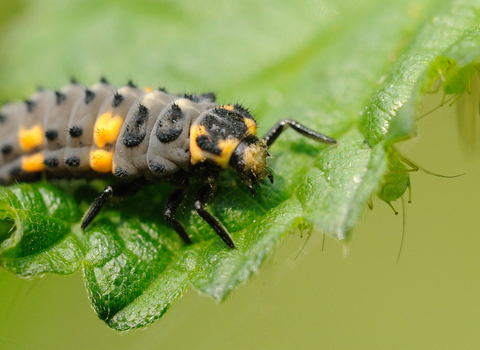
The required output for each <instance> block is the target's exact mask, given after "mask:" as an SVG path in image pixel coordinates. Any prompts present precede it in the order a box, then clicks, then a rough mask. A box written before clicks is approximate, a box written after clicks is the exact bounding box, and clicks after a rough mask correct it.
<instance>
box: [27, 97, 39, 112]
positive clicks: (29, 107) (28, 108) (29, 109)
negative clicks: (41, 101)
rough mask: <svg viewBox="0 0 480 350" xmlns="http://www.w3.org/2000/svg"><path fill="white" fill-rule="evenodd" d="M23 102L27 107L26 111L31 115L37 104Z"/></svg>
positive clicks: (29, 101) (28, 101)
mask: <svg viewBox="0 0 480 350" xmlns="http://www.w3.org/2000/svg"><path fill="white" fill-rule="evenodd" d="M24 102H25V104H26V105H27V111H28V112H29V113H32V112H33V110H34V109H35V106H36V105H37V103H36V102H35V101H32V100H25V101H24Z"/></svg>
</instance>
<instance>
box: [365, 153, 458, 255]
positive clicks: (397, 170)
mask: <svg viewBox="0 0 480 350" xmlns="http://www.w3.org/2000/svg"><path fill="white" fill-rule="evenodd" d="M407 166H408V167H407ZM418 170H422V171H423V172H425V173H427V174H430V175H433V176H437V177H443V178H447V179H452V178H455V177H458V176H462V175H465V174H459V175H452V176H448V175H441V174H436V173H432V172H431V171H428V170H426V169H424V168H422V167H420V166H419V165H417V164H415V163H414V162H412V161H411V160H409V159H407V158H406V157H404V156H402V155H401V154H400V153H399V152H398V151H397V150H396V149H395V148H394V147H393V146H392V147H391V148H390V149H389V153H388V173H387V174H386V175H385V177H384V180H383V184H382V187H381V188H380V190H379V191H378V192H377V197H378V198H380V199H381V200H382V201H384V202H385V203H387V204H388V206H389V207H390V208H392V210H393V212H394V213H395V215H398V212H397V210H396V209H395V208H394V207H393V205H392V203H391V202H394V201H396V200H397V199H399V198H401V199H402V208H403V210H402V212H403V232H402V240H401V242H400V248H399V251H398V256H397V264H398V261H399V259H400V253H401V251H402V247H403V241H404V238H405V223H406V214H405V201H404V199H403V195H404V194H405V192H406V191H407V188H408V192H409V193H408V203H411V202H412V187H411V183H410V174H409V173H411V172H415V171H418ZM369 207H370V209H373V205H372V203H371V202H370V204H369Z"/></svg>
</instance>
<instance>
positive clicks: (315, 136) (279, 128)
mask: <svg viewBox="0 0 480 350" xmlns="http://www.w3.org/2000/svg"><path fill="white" fill-rule="evenodd" d="M289 126H291V127H292V128H293V130H295V131H296V132H298V133H300V134H302V135H303V136H306V137H308V138H310V139H312V140H315V141H318V142H322V143H326V144H327V145H336V144H337V141H335V140H334V139H332V138H331V137H328V136H325V135H323V134H320V133H318V132H316V131H314V130H312V129H309V128H307V127H306V126H304V125H302V124H300V123H299V122H296V121H295V120H292V119H283V120H280V121H279V122H278V123H277V124H275V125H274V126H273V127H272V128H271V129H270V131H268V132H267V133H266V134H265V136H264V137H263V140H264V141H265V142H266V143H267V146H269V147H270V146H271V145H272V143H274V142H275V140H276V139H277V137H278V136H280V134H281V133H282V132H283V131H284V130H285V129H287V128H288V127H289Z"/></svg>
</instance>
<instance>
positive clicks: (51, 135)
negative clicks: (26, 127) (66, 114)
mask: <svg viewBox="0 0 480 350" xmlns="http://www.w3.org/2000/svg"><path fill="white" fill-rule="evenodd" d="M45 138H46V139H47V140H48V141H55V140H56V139H57V138H58V131H57V130H53V129H49V130H47V131H45Z"/></svg>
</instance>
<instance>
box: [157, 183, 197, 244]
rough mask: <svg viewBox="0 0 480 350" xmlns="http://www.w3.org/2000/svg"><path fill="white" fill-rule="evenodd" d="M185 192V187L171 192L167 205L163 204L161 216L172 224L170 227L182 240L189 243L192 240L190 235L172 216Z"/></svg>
mask: <svg viewBox="0 0 480 350" xmlns="http://www.w3.org/2000/svg"><path fill="white" fill-rule="evenodd" d="M186 194H187V190H186V189H179V190H176V191H175V192H173V193H172V194H171V195H170V197H169V198H168V201H167V205H165V210H164V212H163V216H164V217H165V221H166V222H167V224H169V225H170V226H172V228H173V229H174V230H175V231H176V232H177V233H178V235H179V236H180V237H181V238H182V239H183V241H184V242H185V243H187V244H190V243H192V241H191V240H190V237H188V234H187V231H185V228H184V227H183V226H182V224H181V223H180V222H178V220H177V219H175V217H174V216H175V212H176V211H177V209H178V206H179V205H180V203H182V201H183V200H184V199H185V195H186Z"/></svg>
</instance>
